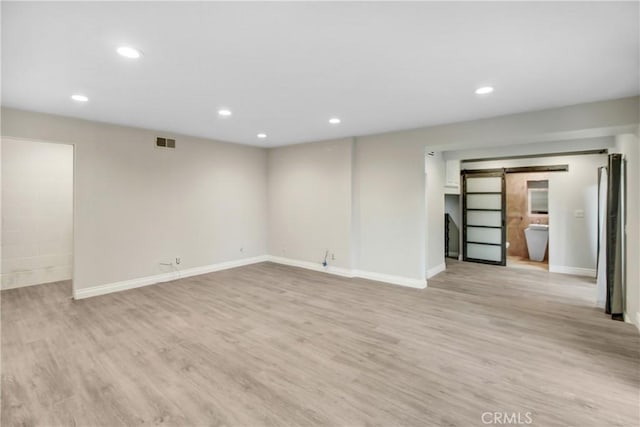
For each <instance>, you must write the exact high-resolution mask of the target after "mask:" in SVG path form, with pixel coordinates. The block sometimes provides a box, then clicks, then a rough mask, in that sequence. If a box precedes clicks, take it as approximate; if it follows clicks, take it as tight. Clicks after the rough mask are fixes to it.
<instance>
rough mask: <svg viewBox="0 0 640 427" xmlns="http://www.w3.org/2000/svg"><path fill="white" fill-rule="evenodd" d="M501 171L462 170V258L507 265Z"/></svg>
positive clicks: (504, 201)
mask: <svg viewBox="0 0 640 427" xmlns="http://www.w3.org/2000/svg"><path fill="white" fill-rule="evenodd" d="M505 193H506V192H505V171H504V170H496V171H491V172H485V171H482V172H474V171H464V172H463V179H462V211H463V213H462V218H463V219H462V221H463V225H462V242H463V246H462V259H463V260H464V261H471V262H479V263H483V264H494V265H507V250H506V242H507V228H506V194H505Z"/></svg>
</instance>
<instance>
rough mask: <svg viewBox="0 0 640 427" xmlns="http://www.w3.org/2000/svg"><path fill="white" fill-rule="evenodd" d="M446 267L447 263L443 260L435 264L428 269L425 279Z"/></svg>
mask: <svg viewBox="0 0 640 427" xmlns="http://www.w3.org/2000/svg"><path fill="white" fill-rule="evenodd" d="M446 269H447V264H445V263H444V262H443V263H442V264H440V265H436V266H435V267H433V268H430V269H428V270H427V279H431V278H432V277H433V276H435V275H436V274H438V273H442V272H443V271H445V270H446Z"/></svg>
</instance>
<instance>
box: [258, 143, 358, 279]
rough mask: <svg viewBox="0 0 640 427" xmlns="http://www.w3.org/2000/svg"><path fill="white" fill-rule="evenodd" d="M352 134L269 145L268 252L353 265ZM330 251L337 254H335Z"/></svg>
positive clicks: (339, 265)
mask: <svg viewBox="0 0 640 427" xmlns="http://www.w3.org/2000/svg"><path fill="white" fill-rule="evenodd" d="M351 150H352V140H351V139H341V140H336V141H325V142H321V143H312V144H301V145H293V146H289V147H281V148H273V149H271V150H269V155H268V159H269V254H270V255H273V256H278V257H284V258H289V259H295V260H297V261H306V262H311V263H315V264H317V265H318V266H320V265H321V263H322V261H323V259H324V254H325V251H327V250H328V251H329V258H328V260H327V261H328V264H329V265H330V266H336V267H341V268H347V269H351V268H352V265H351V204H352V201H351V198H352V194H351ZM332 255H333V256H334V258H335V259H332Z"/></svg>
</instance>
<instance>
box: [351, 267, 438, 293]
mask: <svg viewBox="0 0 640 427" xmlns="http://www.w3.org/2000/svg"><path fill="white" fill-rule="evenodd" d="M353 277H360V278H361V279H367V280H374V281H376V282H383V283H390V284H392V285H398V286H406V287H408V288H416V289H424V288H426V287H427V281H426V280H425V279H413V278H411V277H404V276H392V275H389V274H382V273H375V272H372V271H362V270H354V271H353Z"/></svg>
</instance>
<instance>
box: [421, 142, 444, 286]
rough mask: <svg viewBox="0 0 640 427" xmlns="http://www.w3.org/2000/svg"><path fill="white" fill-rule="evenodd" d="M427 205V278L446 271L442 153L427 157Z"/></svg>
mask: <svg viewBox="0 0 640 427" xmlns="http://www.w3.org/2000/svg"><path fill="white" fill-rule="evenodd" d="M425 173H426V205H427V269H426V273H427V278H429V277H433V276H435V275H436V274H438V273H440V272H441V271H444V270H445V268H446V265H445V263H444V183H445V161H444V159H443V157H442V153H431V154H427V155H426V157H425Z"/></svg>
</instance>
